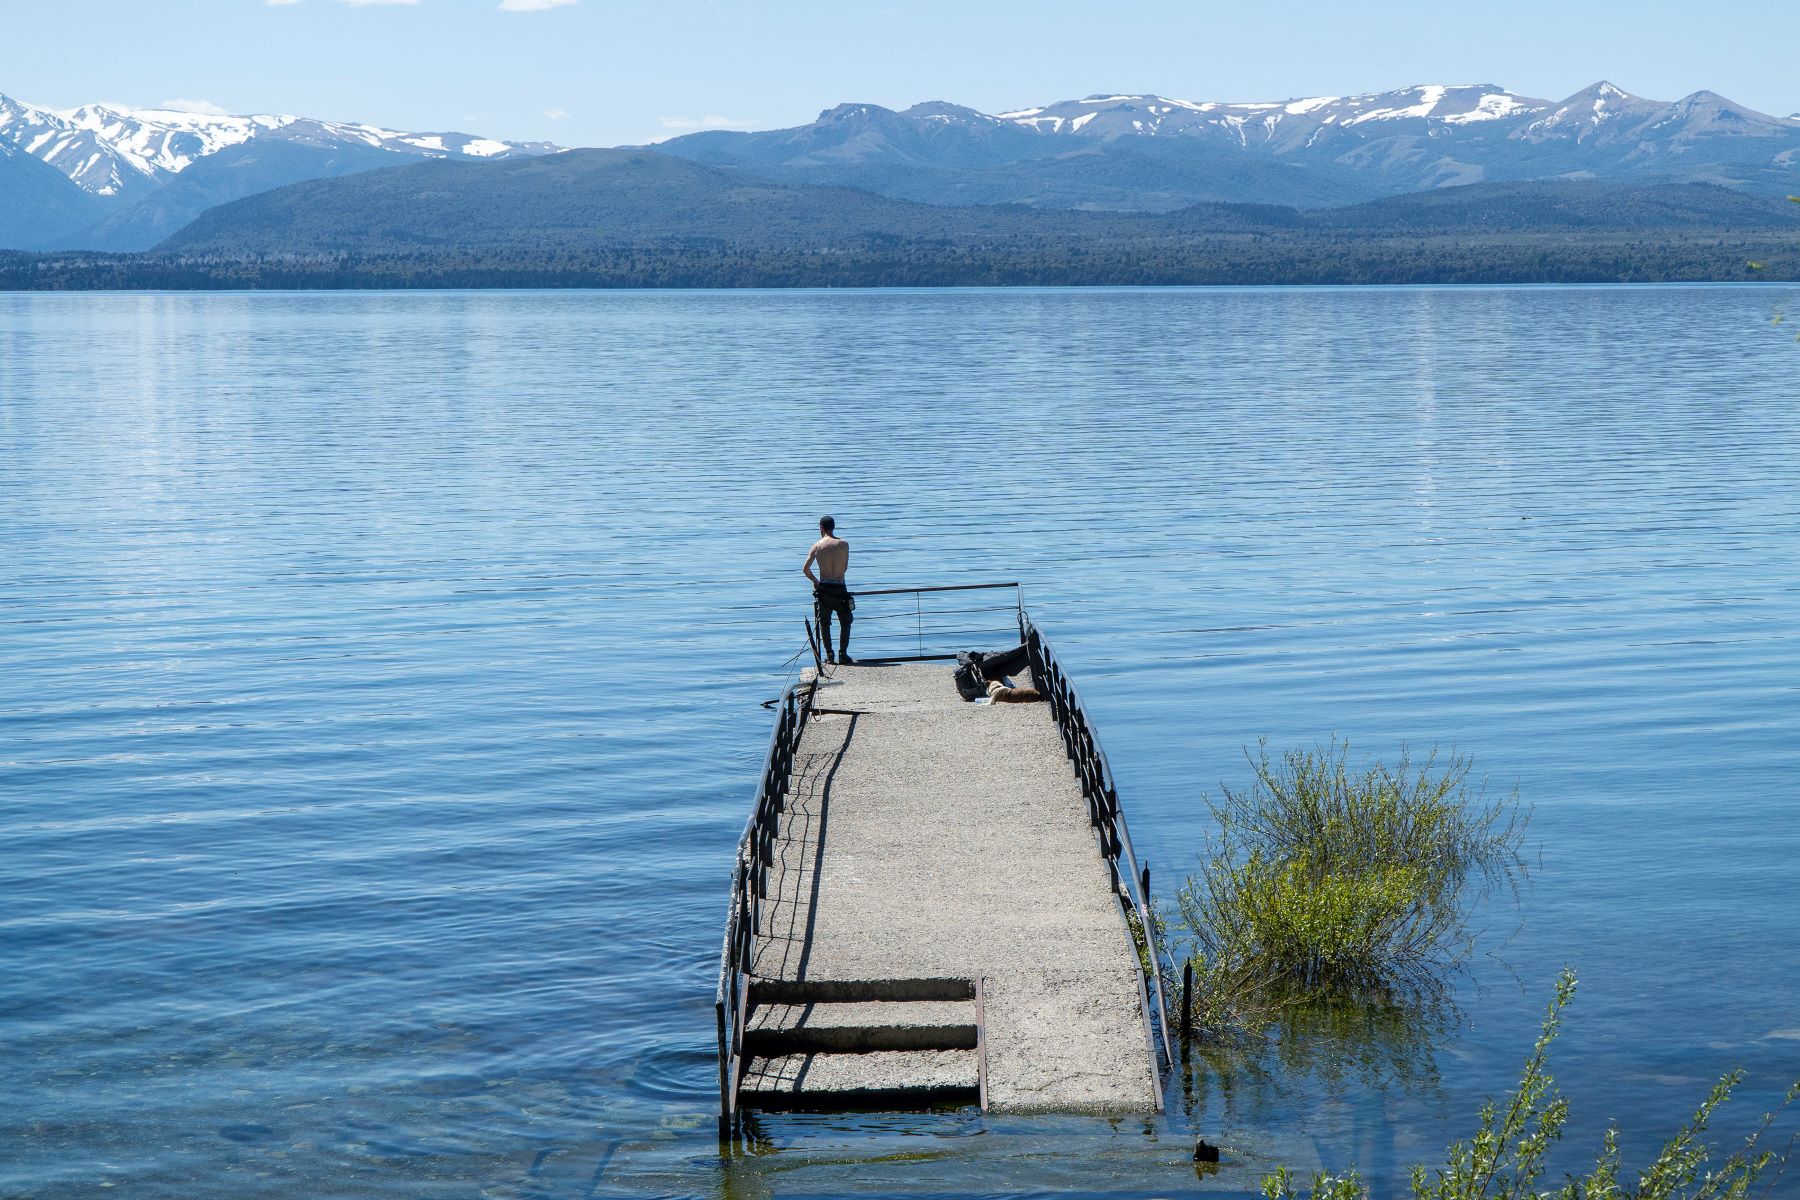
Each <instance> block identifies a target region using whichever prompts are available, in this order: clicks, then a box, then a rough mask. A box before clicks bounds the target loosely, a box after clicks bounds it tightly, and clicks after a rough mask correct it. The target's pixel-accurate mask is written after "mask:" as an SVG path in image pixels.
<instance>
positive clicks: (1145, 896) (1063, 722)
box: [1019, 609, 1175, 1111]
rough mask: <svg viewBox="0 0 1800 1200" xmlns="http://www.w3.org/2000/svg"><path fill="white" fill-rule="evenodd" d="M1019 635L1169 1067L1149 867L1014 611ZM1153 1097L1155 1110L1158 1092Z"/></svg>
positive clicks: (1082, 713)
mask: <svg viewBox="0 0 1800 1200" xmlns="http://www.w3.org/2000/svg"><path fill="white" fill-rule="evenodd" d="M1019 636H1020V638H1022V639H1023V640H1024V642H1025V646H1026V650H1027V653H1028V654H1029V656H1030V660H1031V672H1032V676H1033V678H1034V679H1035V681H1036V683H1037V687H1038V691H1040V692H1042V693H1043V696H1044V699H1045V700H1047V701H1049V703H1050V711H1051V713H1052V714H1054V715H1055V717H1056V726H1057V728H1058V729H1059V730H1060V731H1061V732H1062V739H1063V747H1064V748H1065V749H1066V750H1067V751H1068V753H1069V761H1070V762H1072V763H1073V764H1074V765H1075V774H1076V777H1077V778H1079V779H1080V780H1081V794H1082V796H1083V797H1084V798H1085V799H1086V800H1087V805H1088V820H1089V821H1090V822H1091V823H1092V824H1093V826H1094V830H1095V835H1096V836H1097V837H1098V838H1099V840H1100V850H1101V853H1102V854H1104V855H1105V856H1106V865H1107V869H1108V870H1109V871H1110V872H1111V874H1112V885H1113V892H1114V894H1115V895H1117V896H1118V897H1119V903H1120V905H1121V906H1122V908H1123V910H1124V912H1125V913H1126V915H1128V916H1130V917H1131V918H1133V919H1134V920H1135V923H1136V928H1135V929H1133V928H1131V926H1132V921H1127V922H1126V927H1127V928H1128V929H1130V930H1131V933H1132V935H1133V940H1134V941H1136V942H1138V943H1139V945H1140V947H1141V949H1142V950H1143V959H1144V961H1145V963H1146V964H1147V965H1146V966H1145V969H1144V971H1143V972H1142V973H1141V974H1140V976H1139V979H1138V999H1139V1002H1140V1003H1141V1004H1142V1005H1143V1009H1144V1037H1145V1039H1146V1040H1147V1041H1149V1043H1150V1056H1151V1057H1152V1058H1155V1057H1157V1054H1156V1050H1157V1039H1156V1037H1155V1036H1154V1035H1153V1034H1152V1033H1151V1030H1150V1006H1151V1003H1152V1001H1154V1004H1155V1007H1156V1026H1157V1029H1158V1031H1160V1033H1161V1034H1162V1039H1161V1046H1162V1060H1163V1062H1165V1063H1168V1064H1170V1065H1173V1064H1174V1061H1175V1055H1174V1051H1173V1048H1172V1046H1171V1043H1170V1040H1169V1014H1168V1008H1167V1006H1166V1004H1165V1003H1164V1000H1163V976H1162V951H1161V949H1160V948H1159V947H1158V946H1157V943H1156V921H1155V917H1154V914H1153V913H1152V912H1151V909H1150V864H1149V863H1145V864H1144V865H1143V866H1142V867H1141V868H1140V867H1139V866H1138V861H1137V854H1136V853H1135V852H1134V851H1133V850H1132V848H1131V830H1130V829H1129V828H1127V826H1126V824H1125V813H1124V811H1123V810H1122V809H1121V808H1120V807H1119V790H1118V788H1117V787H1116V786H1115V785H1114V783H1113V774H1112V767H1111V766H1110V765H1109V764H1108V763H1107V761H1106V751H1104V750H1102V749H1101V748H1100V741H1099V739H1098V738H1097V737H1095V736H1094V726H1093V722H1092V721H1091V720H1090V719H1089V718H1088V715H1087V709H1086V708H1085V707H1083V705H1082V703H1081V694H1080V693H1079V692H1077V691H1076V690H1075V685H1074V684H1073V683H1071V682H1070V681H1069V677H1068V675H1067V674H1066V673H1064V671H1063V669H1062V665H1061V664H1060V663H1058V662H1057V661H1056V654H1055V652H1053V651H1052V650H1051V649H1050V643H1049V642H1048V641H1046V640H1045V638H1044V635H1043V634H1042V633H1040V632H1039V631H1038V629H1037V626H1035V625H1033V624H1032V623H1031V618H1030V617H1029V616H1027V615H1026V614H1025V612H1024V611H1023V610H1022V609H1021V610H1020V613H1019ZM1146 980H1148V983H1149V985H1150V987H1149V994H1148V995H1146V993H1145V990H1144V984H1145V982H1146ZM1157 1097H1158V1098H1157V1107H1158V1110H1159V1111H1160V1109H1161V1106H1162V1100H1161V1089H1160V1088H1159V1089H1158V1092H1157Z"/></svg>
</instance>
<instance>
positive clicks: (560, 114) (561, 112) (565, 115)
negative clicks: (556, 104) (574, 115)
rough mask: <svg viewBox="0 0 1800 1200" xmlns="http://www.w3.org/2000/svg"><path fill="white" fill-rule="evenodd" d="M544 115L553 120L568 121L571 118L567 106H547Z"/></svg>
mask: <svg viewBox="0 0 1800 1200" xmlns="http://www.w3.org/2000/svg"><path fill="white" fill-rule="evenodd" d="M544 115H545V116H546V117H549V118H550V119H551V120H552V121H566V120H568V119H569V110H568V109H566V108H546V109H545V110H544Z"/></svg>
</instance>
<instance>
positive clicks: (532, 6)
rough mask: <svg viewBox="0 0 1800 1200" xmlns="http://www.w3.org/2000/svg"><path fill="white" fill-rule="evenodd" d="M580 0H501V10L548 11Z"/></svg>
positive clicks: (568, 5) (565, 6)
mask: <svg viewBox="0 0 1800 1200" xmlns="http://www.w3.org/2000/svg"><path fill="white" fill-rule="evenodd" d="M578 3H580V0H500V11H501V12H546V11H548V10H550V9H552V8H568V7H570V6H571V5H574V4H578Z"/></svg>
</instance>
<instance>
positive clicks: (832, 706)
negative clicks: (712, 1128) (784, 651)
mask: <svg viewBox="0 0 1800 1200" xmlns="http://www.w3.org/2000/svg"><path fill="white" fill-rule="evenodd" d="M1018 621H1019V627H1020V632H1021V635H1022V636H1023V638H1024V639H1025V641H1026V643H1027V645H1028V647H1030V649H1031V666H1030V671H1031V677H1032V678H1031V681H1030V682H1031V683H1032V684H1034V685H1035V686H1037V687H1038V688H1039V690H1041V691H1042V692H1043V693H1044V694H1045V696H1046V701H1045V702H1040V703H1025V704H989V703H969V702H965V701H964V700H963V699H962V698H961V697H960V696H959V695H958V693H957V690H956V688H955V686H954V685H953V683H952V680H951V674H952V670H953V667H954V663H947V662H944V661H937V660H931V659H926V658H924V657H923V656H920V658H918V659H914V660H912V661H891V660H890V661H878V662H868V663H864V664H859V665H855V666H850V665H845V666H836V667H830V666H827V667H824V668H823V669H822V670H821V671H813V670H809V671H807V672H806V674H805V676H804V677H803V678H802V682H801V684H800V685H799V686H798V687H797V688H795V689H794V690H793V691H792V692H791V693H790V694H789V695H788V696H787V697H786V698H784V701H783V707H782V710H781V713H780V717H779V720H778V722H777V729H776V731H775V735H774V737H773V738H772V741H771V750H770V761H769V763H768V765H767V767H766V769H765V772H764V777H763V786H762V788H761V790H760V792H759V796H758V804H757V812H756V813H755V814H753V816H752V818H751V822H750V827H749V829H747V831H746V834H745V840H744V843H743V845H742V847H741V848H740V856H739V864H738V871H737V877H736V881H735V882H736V885H737V886H736V887H735V889H734V891H735V892H736V895H735V896H734V900H733V906H732V910H731V913H730V917H729V919H728V929H727V934H726V946H725V961H724V964H723V968H722V971H721V980H720V988H719V1006H718V1007H719V1034H720V1087H721V1121H722V1129H724V1130H727V1131H728V1130H729V1129H731V1128H732V1127H733V1126H734V1124H735V1119H736V1116H737V1112H738V1110H739V1109H740V1108H768V1109H828V1108H842V1107H857V1108H909V1107H928V1106H932V1105H938V1104H958V1103H961V1104H976V1103H978V1104H980V1105H981V1106H982V1107H983V1108H984V1109H988V1108H991V1109H992V1110H993V1111H996V1112H1017V1113H1024V1112H1051V1111H1055V1112H1087V1113H1121V1112H1151V1111H1157V1110H1160V1108H1161V1086H1160V1079H1159V1074H1158V1046H1159V1041H1158V1038H1157V1034H1158V1033H1159V1032H1160V1030H1159V1029H1158V1028H1156V1026H1157V1025H1158V1023H1160V1022H1163V1021H1164V1020H1165V1018H1163V1017H1162V1015H1161V1009H1162V994H1161V980H1160V973H1159V972H1158V971H1157V970H1156V969H1155V965H1154V964H1155V962H1156V958H1157V955H1156V952H1155V948H1154V930H1153V929H1152V928H1149V925H1148V922H1147V920H1146V916H1147V899H1148V897H1147V895H1146V894H1145V893H1146V891H1147V881H1146V880H1145V879H1143V878H1140V876H1139V873H1138V868H1137V866H1136V863H1135V860H1134V858H1133V857H1132V853H1131V850H1130V845H1129V835H1128V834H1126V833H1125V832H1124V824H1123V819H1122V816H1121V815H1120V814H1119V811H1118V800H1117V795H1116V792H1115V791H1114V789H1113V785H1112V779H1111V774H1110V771H1109V770H1108V769H1107V768H1106V764H1105V759H1104V755H1103V754H1101V753H1100V751H1099V747H1098V745H1097V743H1095V742H1094V741H1093V739H1092V732H1091V730H1090V729H1089V728H1088V726H1087V721H1086V716H1085V713H1084V712H1083V711H1082V709H1081V707H1080V701H1079V699H1078V697H1076V695H1075V693H1074V690H1073V688H1072V687H1070V686H1069V685H1068V682H1067V680H1066V678H1064V677H1063V675H1062V672H1061V669H1060V668H1059V667H1058V666H1057V665H1056V664H1055V661H1054V658H1053V656H1051V655H1050V653H1049V649H1048V646H1047V645H1045V644H1044V642H1043V639H1042V638H1041V635H1039V634H1038V632H1037V631H1036V630H1035V629H1033V628H1032V627H1031V625H1030V622H1029V619H1028V618H1026V617H1025V616H1024V614H1023V612H1022V611H1020V612H1019V614H1018ZM1018 682H1021V683H1023V682H1025V681H1024V680H1019V681H1018ZM1146 968H1148V969H1146ZM1153 1013H1154V1014H1155V1015H1154V1016H1153ZM1166 1044H1167V1043H1166V1041H1165V1042H1162V1043H1161V1045H1162V1046H1163V1047H1164V1049H1165V1050H1166Z"/></svg>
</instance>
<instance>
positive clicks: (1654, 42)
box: [0, 0, 1800, 146]
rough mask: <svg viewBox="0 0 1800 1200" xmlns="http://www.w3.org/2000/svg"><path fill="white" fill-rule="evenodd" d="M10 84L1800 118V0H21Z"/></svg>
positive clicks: (95, 94)
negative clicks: (1428, 100) (1534, 107)
mask: <svg viewBox="0 0 1800 1200" xmlns="http://www.w3.org/2000/svg"><path fill="white" fill-rule="evenodd" d="M0 11H4V13H5V18H6V19H5V22H4V29H5V34H4V40H3V41H0V93H3V94H6V95H9V96H13V97H15V98H17V99H20V100H25V101H29V102H31V103H34V104H40V105H45V106H49V107H53V108H70V107H74V106H75V105H78V104H83V103H88V102H91V101H104V102H115V103H125V104H130V105H134V106H139V107H146V106H159V105H165V104H169V103H170V102H174V104H175V106H178V107H180V106H188V107H198V108H202V109H207V110H210V109H214V108H216V109H218V110H223V111H228V112H233V113H292V114H297V115H303V116H311V117H323V118H328V119H337V120H355V121H368V122H372V123H375V124H379V125H385V126H388V127H390V128H396V129H403V130H408V131H416V132H435V131H442V130H459V131H465V132H469V133H478V134H483V135H486V136H490V137H500V138H509V139H533V140H548V141H553V142H556V143H558V144H560V145H564V146H612V145H623V144H637V143H642V142H649V141H655V140H660V139H662V138H667V137H671V136H674V135H677V134H681V133H685V132H690V131H692V130H695V129H702V128H731V129H773V128H780V127H784V126H789V125H797V124H802V123H804V122H806V121H809V120H811V119H813V118H814V117H815V116H817V115H818V113H819V112H820V111H821V110H823V109H826V108H829V107H831V106H833V105H835V104H839V103H847V102H859V103H867V102H872V103H876V104H883V105H887V106H888V107H892V108H903V107H905V106H907V105H909V104H913V103H916V102H918V101H921V100H951V101H955V102H957V103H960V104H967V105H969V106H971V107H974V108H978V109H982V110H983V111H987V112H999V111H1004V110H1007V109H1011V108H1021V107H1028V106H1031V105H1037V104H1045V103H1049V102H1051V101H1055V100H1062V99H1072V98H1079V97H1081V96H1086V95H1090V94H1093V93H1096V92H1124V93H1139V92H1153V93H1157V94H1161V95H1166V96H1174V97H1177V98H1179V99H1186V100H1282V99H1288V98H1292V97H1298V96H1312V95H1347V94H1354V93H1359V92H1370V91H1384V90H1388V89H1393V88H1400V87H1406V86H1410V85H1412V84H1418V83H1494V84H1499V85H1501V86H1503V87H1507V88H1510V89H1512V90H1513V91H1515V92H1520V93H1523V94H1525V95H1530V96H1539V97H1543V98H1546V99H1552V100H1555V99H1561V98H1562V97H1564V96H1567V95H1569V94H1571V93H1573V92H1575V91H1577V90H1579V89H1581V88H1583V87H1586V86H1587V85H1588V84H1591V83H1594V82H1596V81H1598V80H1601V79H1606V80H1610V81H1611V82H1613V83H1615V84H1617V85H1619V86H1620V87H1623V88H1625V89H1626V90H1627V91H1630V92H1635V93H1637V94H1639V95H1643V96H1649V97H1653V98H1656V99H1665V100H1672V99H1675V98H1677V97H1680V96H1683V95H1686V94H1687V93H1689V92H1693V91H1697V90H1700V89H1702V88H1709V89H1711V90H1713V91H1716V92H1721V93H1723V94H1724V95H1726V96H1729V97H1731V98H1732V99H1734V100H1737V101H1739V102H1740V103H1743V104H1747V105H1749V106H1750V107H1751V108H1755V109H1760V110H1762V111H1764V112H1769V113H1775V114H1777V115H1782V116H1785V115H1788V114H1790V113H1794V112H1796V111H1800V69H1796V67H1795V60H1794V54H1795V48H1796V47H1800V5H1795V4H1792V3H1772V2H1770V3H1759V4H1754V5H1750V4H1719V3H1711V4H1702V3H1698V2H1696V0H1684V2H1681V3H1675V2H1665V0H1638V2H1636V3H1630V4H1626V3H1587V2H1585V0H1556V2H1555V3H1545V2H1541V0H1509V3H1507V4H1506V5H1494V4H1470V3H1466V2H1462V0H1437V2H1435V3H1417V2H1413V0H1400V2H1392V3H1380V2H1376V3H1364V4H1359V5H1345V4H1343V3H1342V2H1341V0H1285V2H1283V3H1276V4H1246V3H1243V2H1242V0H1233V2H1231V3H1224V4H1222V3H1207V2H1205V0H1188V2H1186V3H1181V2H1176V3H1160V4H1136V5H1118V4H1105V3H1100V4H1096V3H1093V2H1092V0H1085V2H1081V3H1075V2H1070V0H1037V2H1036V3H1031V4H1015V3H982V2H977V0H957V2H946V0H892V2H887V0H870V2H868V3H858V2H856V0H849V2H840V3H835V4H826V3H813V2H810V0H808V2H800V3H787V4H783V3H775V2H755V3H738V4H728V3H703V2H695V0H660V2H656V3H638V2H635V0H178V2H177V0H0Z"/></svg>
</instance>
